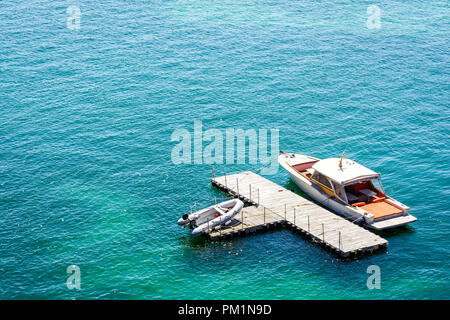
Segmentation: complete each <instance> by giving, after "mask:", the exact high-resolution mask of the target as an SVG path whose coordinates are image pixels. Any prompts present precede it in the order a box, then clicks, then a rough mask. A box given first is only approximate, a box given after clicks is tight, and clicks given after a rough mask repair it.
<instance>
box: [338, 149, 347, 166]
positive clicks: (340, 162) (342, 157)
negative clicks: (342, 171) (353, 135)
mask: <svg viewBox="0 0 450 320" xmlns="http://www.w3.org/2000/svg"><path fill="white" fill-rule="evenodd" d="M346 149H347V146H345V148H344V152H342V156H341V159H339V168H342V160H343V159H344V154H345V150H346Z"/></svg>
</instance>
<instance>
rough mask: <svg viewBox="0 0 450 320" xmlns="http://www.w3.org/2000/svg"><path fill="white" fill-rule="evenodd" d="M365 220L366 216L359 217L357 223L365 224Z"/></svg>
mask: <svg viewBox="0 0 450 320" xmlns="http://www.w3.org/2000/svg"><path fill="white" fill-rule="evenodd" d="M364 221H365V219H364V217H360V218H358V219H356V220H355V223H356V224H363V223H364Z"/></svg>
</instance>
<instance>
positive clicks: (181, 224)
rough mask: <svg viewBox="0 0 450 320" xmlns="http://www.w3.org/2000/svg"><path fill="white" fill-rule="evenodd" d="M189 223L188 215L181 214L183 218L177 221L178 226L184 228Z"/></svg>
mask: <svg viewBox="0 0 450 320" xmlns="http://www.w3.org/2000/svg"><path fill="white" fill-rule="evenodd" d="M189 222H191V220H189V215H188V214H187V213H185V214H183V216H182V217H181V218H180V219H178V222H177V223H178V225H180V226H185V225H187V224H188V223H189Z"/></svg>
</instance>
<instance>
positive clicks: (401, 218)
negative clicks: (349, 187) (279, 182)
mask: <svg viewBox="0 0 450 320" xmlns="http://www.w3.org/2000/svg"><path fill="white" fill-rule="evenodd" d="M293 156H295V157H296V158H299V159H297V160H296V161H299V163H302V161H304V162H308V161H314V160H319V159H317V158H314V157H309V156H305V155H298V154H295V155H293ZM291 159H292V158H291ZM291 159H287V156H286V155H285V154H281V155H280V156H279V158H278V161H279V163H280V165H281V166H282V167H283V168H284V169H285V170H286V171H287V172H288V173H289V175H290V177H291V179H292V181H293V182H294V183H295V184H296V185H297V186H298V187H299V189H300V190H302V191H303V192H304V193H306V194H307V195H308V196H310V197H311V198H312V199H313V200H314V201H316V202H318V203H320V204H321V205H323V206H324V207H326V208H328V209H330V210H331V211H333V212H335V213H337V214H339V215H341V216H343V217H345V218H347V219H349V220H351V221H353V222H362V223H364V225H365V226H367V227H368V228H371V229H376V230H383V229H388V228H393V227H399V226H402V225H405V224H408V223H411V222H414V221H416V218H415V217H413V216H411V215H409V214H408V213H404V214H401V215H398V216H392V217H389V218H386V219H383V220H378V221H374V218H373V216H372V215H371V214H370V213H368V212H366V211H364V210H361V209H360V208H358V207H353V206H350V205H347V204H345V203H343V202H341V201H338V200H336V199H335V198H333V197H331V196H329V195H328V194H326V193H324V192H323V191H322V190H321V189H320V188H318V187H317V186H315V185H314V184H313V183H312V182H311V181H309V180H308V179H306V178H305V177H304V176H302V175H301V174H300V173H298V172H297V171H296V170H294V169H293V168H292V167H291V165H290V164H289V161H290V160H291ZM390 200H392V202H395V203H396V204H397V205H401V206H403V207H405V208H407V207H406V206H404V205H403V204H401V203H399V202H397V201H395V200H394V199H390ZM408 209H409V208H408Z"/></svg>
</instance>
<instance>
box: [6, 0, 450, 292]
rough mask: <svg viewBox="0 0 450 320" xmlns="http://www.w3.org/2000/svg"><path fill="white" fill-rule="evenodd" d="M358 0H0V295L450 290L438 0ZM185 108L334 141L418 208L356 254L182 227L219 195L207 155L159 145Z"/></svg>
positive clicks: (314, 148)
mask: <svg viewBox="0 0 450 320" xmlns="http://www.w3.org/2000/svg"><path fill="white" fill-rule="evenodd" d="M371 4H373V3H372V2H367V1H292V0H289V1H288V0H278V1H273V0H262V1H256V0H249V1H237V0H220V1H219V0H210V1H206V0H202V1H198V0H191V1H184V0H183V1H170V0H167V1H162V0H161V1H140V0H135V1H118V0H110V1H92V0H83V1H40V0H34V1H32V0H26V1H19V2H18V1H1V3H0V138H1V148H0V224H1V228H0V298H2V299H6V298H10V299H21V298H25V299H29V298H44V299H55V298H56V299H60V298H63V299H94V298H95V299H97V298H100V299H186V298H191V299H222V298H226V299H242V298H250V299H318V298H325V299H338V298H344V299H380V298H388V299H405V298H406V299H429V298H446V299H448V298H449V296H450V286H449V281H448V274H449V270H450V268H449V258H450V254H449V252H450V247H449V242H448V241H449V225H450V217H449V210H448V208H449V206H448V200H449V195H450V174H449V169H448V168H449V157H450V148H449V129H450V128H449V123H450V122H449V121H450V119H449V117H450V111H449V102H450V101H449V62H450V61H449V60H450V58H449V37H448V35H449V34H448V31H449V29H450V28H449V27H450V23H449V21H450V19H449V12H450V10H449V7H448V3H447V2H446V1H425V2H424V1H416V0H413V1H408V2H400V1H378V2H377V3H376V4H377V5H378V6H379V7H380V8H381V28H380V29H368V28H367V26H366V20H367V16H368V14H367V7H368V6H369V5H371ZM70 5H75V6H78V7H79V8H80V10H81V21H80V29H79V30H71V29H69V28H68V27H67V24H66V19H67V17H68V14H67V12H66V9H67V7H68V6H70ZM194 120H201V121H202V122H203V127H204V129H205V130H206V129H212V128H215V129H219V130H224V129H225V128H243V129H261V128H262V129H271V128H275V129H279V135H280V148H281V149H283V150H286V151H291V152H297V153H304V154H310V155H314V156H317V157H321V158H323V157H331V156H333V157H335V156H339V155H340V154H341V152H342V150H343V149H344V148H345V147H346V148H347V149H346V154H347V156H348V157H350V158H353V159H356V160H357V161H358V162H360V163H362V164H364V165H366V166H368V167H370V168H372V169H373V170H376V171H378V172H381V173H382V177H383V178H384V179H383V181H384V187H385V189H386V191H387V193H389V194H390V195H392V196H393V197H394V198H396V199H398V200H399V201H401V202H403V203H405V204H407V205H409V206H410V207H411V213H412V214H413V215H414V216H416V217H417V218H418V221H417V222H416V223H415V224H413V225H411V226H409V227H407V228H404V229H401V230H397V231H391V232H387V233H383V234H382V236H383V237H385V238H386V239H388V240H389V247H388V250H387V252H385V253H380V254H376V255H373V256H371V257H367V258H364V259H360V260H356V261H340V260H338V259H336V258H335V257H333V256H332V255H330V254H329V253H328V252H326V251H323V250H322V249H320V248H318V247H316V246H315V245H313V244H311V243H309V242H308V241H305V240H304V239H302V238H301V237H299V236H298V235H295V234H293V233H291V232H290V231H288V230H280V231H274V232H271V233H266V234H259V235H255V236H250V237H245V238H240V239H234V240H229V241H224V242H218V243H211V242H209V241H206V240H204V239H201V238H197V239H191V237H190V236H189V234H188V232H187V230H183V229H180V228H179V227H178V226H177V225H176V220H177V219H178V217H179V216H180V215H181V214H182V213H184V212H186V211H187V210H189V205H191V204H193V203H194V201H203V200H207V199H212V198H213V197H214V196H216V197H224V194H222V193H221V192H220V191H218V190H215V189H214V188H213V187H212V186H211V185H210V183H209V179H210V176H211V167H210V165H206V164H196V165H194V164H183V165H175V164H173V162H172V160H171V151H172V148H173V147H174V145H175V143H174V142H172V141H171V134H172V132H173V131H174V130H175V129H182V128H184V129H187V130H189V131H191V132H192V131H193V123H194ZM217 167H218V170H226V171H227V172H238V171H240V170H256V169H257V168H259V167H260V164H256V165H250V164H248V163H247V164H241V165H225V164H223V165H218V166H217ZM267 177H268V178H269V179H271V180H273V181H275V182H277V183H279V184H280V185H282V186H285V187H288V188H293V184H292V182H290V180H289V177H288V175H287V174H286V173H285V172H284V171H282V170H281V169H280V170H279V171H278V173H277V174H275V175H271V176H267ZM72 264H75V265H78V266H79V267H80V269H81V290H69V289H68V288H67V287H66V279H67V277H68V275H67V274H66V268H67V266H69V265H72ZM369 265H378V266H380V268H381V279H382V280H381V289H380V290H368V289H367V287H366V280H367V277H368V274H367V273H366V269H367V267H368V266H369Z"/></svg>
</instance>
